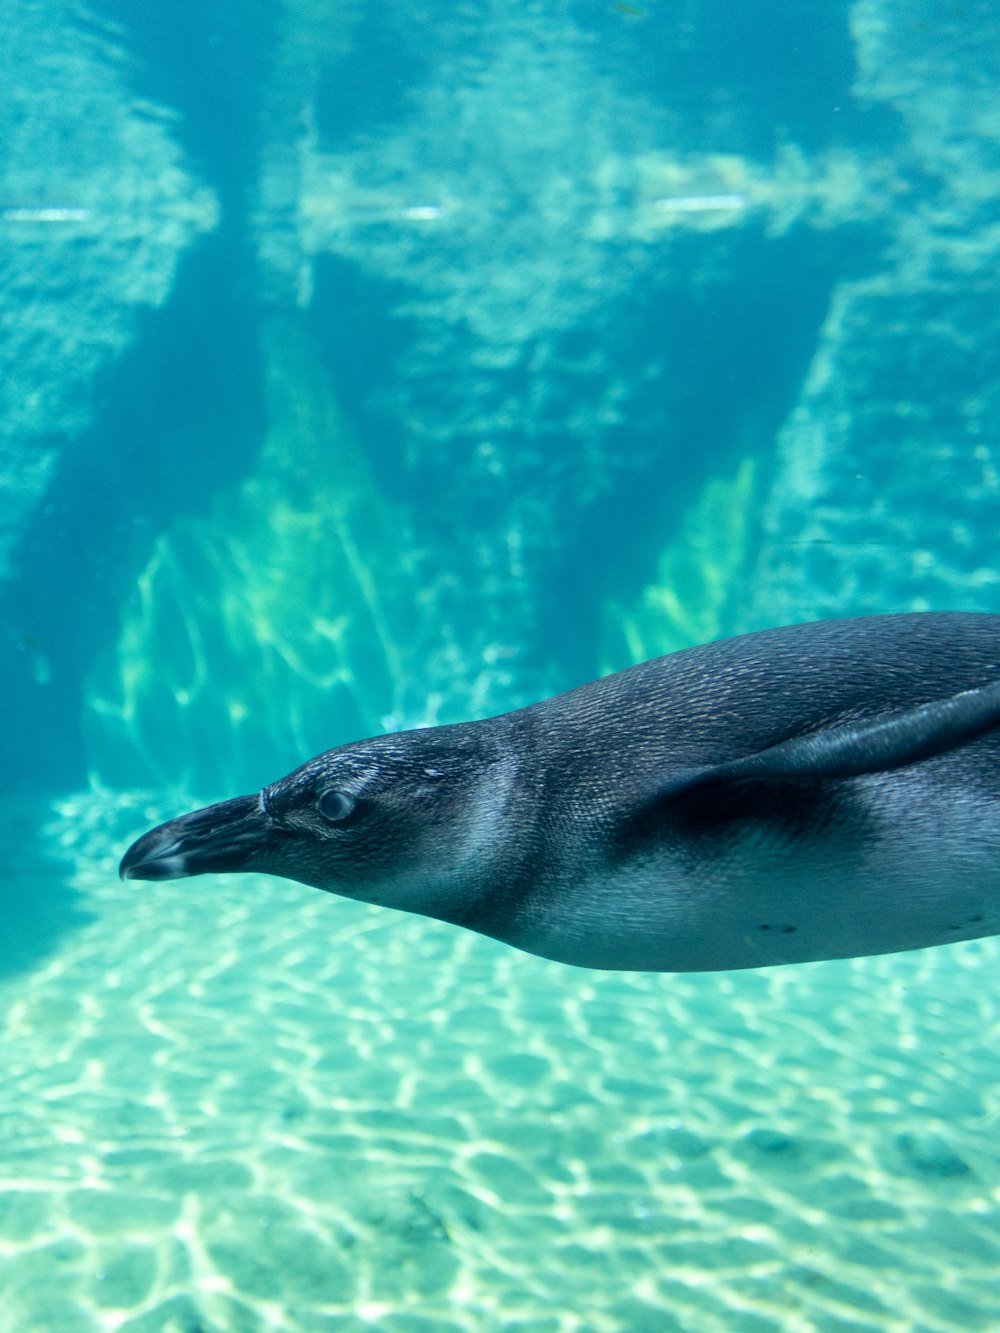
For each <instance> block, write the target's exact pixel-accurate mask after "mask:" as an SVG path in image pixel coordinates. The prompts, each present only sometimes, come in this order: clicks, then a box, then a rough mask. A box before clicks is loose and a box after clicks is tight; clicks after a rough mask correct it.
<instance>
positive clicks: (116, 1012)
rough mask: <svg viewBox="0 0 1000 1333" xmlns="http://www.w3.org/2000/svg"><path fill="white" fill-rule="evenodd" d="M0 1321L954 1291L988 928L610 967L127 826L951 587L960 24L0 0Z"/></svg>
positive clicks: (956, 530)
mask: <svg viewBox="0 0 1000 1333" xmlns="http://www.w3.org/2000/svg"><path fill="white" fill-rule="evenodd" d="M0 31H2V35H3V38H4V40H3V42H2V43H0V71H2V74H3V78H2V80H0V87H2V88H3V92H0V135H2V141H3V142H4V144H5V152H4V154H3V156H2V159H0V243H2V250H0V255H2V258H0V301H2V308H3V320H2V321H0V349H2V364H3V366H4V370H5V373H4V375H3V377H2V385H0V463H2V466H0V490H2V504H0V599H2V601H3V611H4V618H3V623H4V625H5V626H6V634H5V635H4V636H2V638H0V675H2V679H3V681H4V685H5V692H4V693H5V702H6V707H5V713H4V725H3V727H2V728H0V749H2V752H3V753H2V758H3V763H2V764H0V772H2V773H3V783H2V788H0V826H2V828H3V831H4V833H5V839H4V842H5V848H6V853H7V854H6V857H5V866H6V872H5V875H4V878H3V881H2V888H0V894H2V901H3V907H4V914H3V915H4V923H5V925H4V935H3V945H2V950H0V1067H2V1068H3V1070H4V1074H5V1077H4V1078H3V1079H2V1080H0V1333H7V1331H8V1330H10V1333H25V1330H30V1331H31V1333H34V1330H41V1331H42V1333H48V1330H52V1331H53V1333H74V1330H78V1329H80V1330H84V1329H85V1330H98V1329H99V1330H105V1329H107V1330H118V1329H122V1330H127V1331H128V1333H138V1331H139V1330H142V1331H143V1333H153V1331H154V1330H156V1331H158V1333H180V1331H181V1330H183V1331H184V1333H229V1331H230V1330H244V1329H246V1330H251V1329H252V1330H258V1329H260V1330H263V1329H275V1330H290V1331H293V1333H299V1331H302V1333H307V1331H308V1333H313V1331H314V1330H331V1331H334V1330H335V1331H336V1333H360V1331H361V1330H385V1331H386V1333H403V1331H404V1330H405V1331H406V1333H409V1331H410V1330H426V1333H438V1331H439V1330H440V1331H442V1333H450V1331H451V1330H474V1331H475V1333H491V1331H492V1330H499V1329H507V1328H511V1329H520V1330H525V1331H527V1330H532V1333H543V1331H544V1333H564V1331H566V1333H645V1330H655V1333H661V1331H662V1333H672V1331H673V1330H683V1331H684V1333H689V1331H691V1330H693V1331H694V1333H702V1330H705V1331H706V1333H715V1331H716V1330H718V1333H769V1331H771V1330H774V1331H775V1333H777V1331H778V1330H781V1331H782V1333H841V1330H879V1333H910V1331H911V1330H918V1331H919V1333H956V1330H987V1331H988V1330H994V1329H996V1328H998V1327H1000V1276H998V1275H1000V1211H998V1210H1000V1202H998V1201H1000V1152H998V1149H997V1146H996V1145H997V1128H998V1117H1000V1063H998V1058H997V1055H996V1048H997V1040H998V1036H1000V983H998V981H997V962H998V947H997V943H996V941H995V940H985V941H979V942H974V943H967V944H961V945H956V946H950V947H947V948H941V949H937V950H929V951H925V952H922V953H913V954H907V955H898V956H890V957H882V958H874V959H860V960H851V961H844V962H837V963H819V964H810V965H807V966H803V967H797V968H772V969H765V970H762V971H759V972H743V973H732V974H728V973H720V974H706V975H696V974H690V975H683V976H670V975H655V976H654V975H642V974H636V975H617V974H611V973H607V974H603V973H591V972H584V971H580V970H576V969H572V968H565V967H560V966H558V965H556V964H552V963H547V962H544V961H542V960H540V959H536V958H532V957H528V956H526V955H522V954H519V953H516V952H514V951H512V950H509V949H505V948H504V947H502V946H500V945H498V944H495V943H493V942H492V941H489V940H486V939H482V938H479V937H475V936H472V935H470V934H466V933H463V932H460V931H457V930H454V929H451V928H449V927H446V926H443V925H440V924H438V923H435V922H430V921H427V920H423V919H420V918H416V917H406V916H401V915H399V914H396V913H392V912H389V911H384V910H383V911H380V910H378V909H375V908H369V907H366V906H363V905H360V904H357V903H350V902H346V901H341V900H338V899H333V898H330V897H327V896H326V895H321V894H318V893H313V892H311V891H310V890H307V889H305V888H302V887H301V886H297V885H293V884H290V883H286V882H282V881H278V880H269V879H267V878H263V877H256V876H253V877H252V876H245V877H231V878H210V877H206V878H203V879H198V880H194V881H191V882H180V883H173V884H171V883H165V884H158V885H157V884H136V883H128V884H122V883H120V882H119V880H118V878H117V874H116V870H117V863H118V859H119V857H120V855H121V853H122V852H123V850H124V849H125V847H126V846H127V845H128V844H129V842H130V841H131V839H132V838H134V837H135V836H137V835H138V834H139V833H141V832H142V831H143V830H144V829H146V828H147V827H149V826H150V825H152V824H154V823H156V822H157V821H159V820H161V819H164V818H167V817H169V816H171V815H173V814H176V813H179V812H181V811H183V810H185V809H189V808H192V807H193V806H194V805H196V804H198V803H200V802H202V801H203V800H209V799H214V798H221V797H225V796H228V795H233V794H235V793H237V792H241V791H244V790H254V789H256V788H258V787H259V786H260V785H261V784H262V783H264V782H266V781H268V780H271V779H274V778H276V777H277V776H279V775H280V774H281V773H284V772H285V771H287V770H289V769H291V768H292V767H294V766H295V765H296V764H298V763H299V762H301V761H302V760H303V759H305V758H307V757H308V756H310V755H312V754H313V753H315V752H317V751H319V750H322V749H325V748H328V747H330V746H333V745H336V744H339V743H341V742H344V741H348V740H351V739H355V738H357V737H360V736H364V735H370V734H375V733H378V732H380V731H383V730H393V729H398V728H402V727H407V726H415V725H420V724H426V723H435V722H440V721H454V720H460V719H465V718H470V717H476V716H483V715H487V714H489V713H493V712H497V711H501V710H503V709H507V708H510V707H514V706H517V705H519V704H521V703H525V702H528V701H531V700H534V699H537V698H541V697H543V696H544V695H546V694H547V693H550V692H552V691H554V690H557V689H562V688H566V687H567V686H569V685H572V684H575V683H577V682H580V681H583V680H586V679H590V678H592V677H594V676H596V675H598V674H600V673H601V672H604V671H607V670H612V669H615V668H618V667H622V666H625V665H628V664H629V663H631V662H633V661H636V660H640V659H642V658H644V657H647V656H652V655H655V654H657V653H661V652H669V651H672V650H674V649H677V648H681V647H684V646H687V645H688V644H691V643H694V642H702V641H707V640H711V639H713V638H717V637H720V636H722V635H727V634H732V633H739V632H743V631H746V630H751V629H755V628H758V627H761V626H764V625H771V624H782V623H789V622H793V621H797V620H804V619H810V618H816V617H828V616H830V617H833V616H844V615H851V614H865V613H876V612H884V611H913V610H925V609H931V608H933V609H945V608H963V609H969V610H990V611H996V610H997V609H998V606H1000V602H998V598H1000V589H998V582H1000V572H998V569H997V563H996V549H995V533H996V531H997V529H998V524H1000V440H998V438H997V424H996V423H997V421H998V420H1000V374H998V371H1000V365H998V360H1000V358H998V354H997V348H998V346H1000V299H998V298H1000V291H998V278H997V274H998V272H1000V263H998V260H1000V253H998V252H1000V230H998V228H997V224H996V217H997V202H996V201H997V192H998V184H997V182H998V181H1000V148H998V144H1000V109H998V103H997V98H996V88H997V86H1000V21H998V19H997V17H996V14H995V12H994V8H993V6H991V5H990V4H987V3H986V0H981V2H979V3H976V2H975V0H974V2H973V3H967V4H962V5H944V4H939V3H936V0H933V2H932V0H917V3H912V2H910V0H908V3H907V4H905V5H904V4H902V3H899V2H897V0H857V2H856V3H854V4H831V5H823V6H815V5H792V4H790V3H788V0H786V2H785V3H778V0H768V3H764V4H760V3H758V4H754V5H753V6H750V5H746V6H743V5H732V4H729V3H725V4H724V3H722V0H681V3H675V4H667V3H666V2H665V0H637V3H635V4H628V5H614V4H606V5H605V4H591V3H585V2H584V0H576V2H575V3H574V2H573V0H545V2H542V0H539V2H538V3H533V2H531V0H523V3H518V4H511V3H500V0H496V2H495V3H491V2H490V0H472V3H469V4H463V5H445V4H444V3H438V4H436V5H435V4H425V3H417V2H416V0H400V3H396V4H394V5H393V6H391V7H383V6H378V5H375V4H373V3H371V2H370V0H368V2H367V3H363V2H362V0H271V2H270V3H265V2H264V0H254V3H250V4H247V3H243V2H242V0H240V2H239V3H237V0H228V2H227V0H209V3H204V2H202V3H200V4H199V5H197V6H195V5H193V4H188V3H186V2H185V3H179V4H177V5H174V6H171V7H170V8H169V11H168V12H162V11H161V9H160V8H159V7H149V8H145V9H143V10H142V12H136V10H135V7H133V6H130V5H126V4H124V3H119V0H103V3H99V4H91V5H89V6H86V7H84V6H81V5H79V4H76V3H73V4H70V3H63V2H62V0H29V2H27V3H24V4H22V5H20V6H18V7H17V8H16V10H12V11H11V12H10V13H5V14H4V16H3V18H2V19H0Z"/></svg>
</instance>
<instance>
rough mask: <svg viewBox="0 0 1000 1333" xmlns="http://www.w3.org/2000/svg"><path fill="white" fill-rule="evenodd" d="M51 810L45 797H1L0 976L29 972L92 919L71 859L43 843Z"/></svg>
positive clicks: (1, 978) (50, 817)
mask: <svg viewBox="0 0 1000 1333" xmlns="http://www.w3.org/2000/svg"><path fill="white" fill-rule="evenodd" d="M51 821H52V810H51V808H50V806H49V804H48V802H46V801H45V800H44V799H38V800H25V799H22V798H17V797H4V798H3V799H2V800H0V841H2V844H3V848H4V857H3V869H2V871H0V922H2V925H0V980H3V979H4V978H7V977H10V976H12V975H15V974H18V973H23V972H30V971H31V970H32V969H33V968H35V967H37V966H38V964H39V963H40V962H42V961H43V960H44V959H45V958H46V957H48V955H49V954H51V953H52V952H53V950H54V949H55V948H56V946H57V944H58V942H59V939H60V938H61V936H63V935H64V934H65V933H66V932H67V931H71V930H76V929H78V928H79V927H80V926H83V925H85V924H86V923H87V922H88V921H90V920H92V919H93V918H92V915H91V914H90V913H89V912H86V911H84V910H83V908H82V907H81V906H80V898H79V895H78V894H77V892H76V890H75V889H73V888H72V887H71V886H70V884H69V882H68V878H69V869H70V866H69V862H67V861H66V860H64V859H62V858H61V857H59V856H57V855H54V854H53V853H52V852H51V851H50V849H49V848H48V846H47V842H46V835H45V833H44V829H45V826H46V825H47V824H48V823H50V822H51Z"/></svg>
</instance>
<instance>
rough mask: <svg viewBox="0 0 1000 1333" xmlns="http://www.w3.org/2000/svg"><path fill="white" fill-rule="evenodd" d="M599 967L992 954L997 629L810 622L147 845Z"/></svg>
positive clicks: (313, 768) (416, 743)
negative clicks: (985, 942) (949, 950)
mask: <svg viewBox="0 0 1000 1333" xmlns="http://www.w3.org/2000/svg"><path fill="white" fill-rule="evenodd" d="M231 871H254V872H265V873H268V874H273V875H279V876H283V877H285V878H288V879H292V880H297V881H299V882H301V883H303V884H308V885H313V886H315V887H316V888H319V889H323V890H325V891H327V892H329V893H334V894H340V895H342V896H344V897H347V898H353V899H358V900H361V901H364V902H368V903H376V904H379V905H382V906H386V907H394V908H398V909H401V910H403V911H407V912H414V913H419V914H422V915H424V916H428V917H435V918H438V919H440V920H442V921H446V922H450V923H452V924H454V925H457V926H462V927H465V928H467V929H469V930H473V931H478V932H480V933H481V934H483V935H489V936H492V937H493V938H495V939H498V940H501V941H504V942H505V943H506V944H508V945H512V946H514V947H515V948H517V949H521V950H524V951H525V952H527V953H532V954H538V955H540V956H541V957H544V958H549V959H555V960H557V961H559V962H562V963H567V964H571V965H576V966H579V967H586V968H603V969H623V970H628V971H657V972H661V971H666V972H689V971H719V970H726V969H732V968H753V967H764V966H770V965H773V964H784V963H801V962H808V961H814V960H818V959H831V958H849V957H858V956H862V955H868V954H881V953H894V952H898V951H901V950H908V949H920V948H924V947H927V946H930V945H939V944H944V943H947V942H949V941H954V940H969V939H975V938H977V937H980V936H986V935H992V934H996V933H998V932H1000V615H991V614H978V613H964V612H936V613H935V612H931V613H913V614H902V615H884V616H869V617H862V618H857V619H843V620H828V621H817V622H813V623H810V624H801V625H793V626H786V627H783V628H778V629H768V630H762V631H759V632H756V633H752V634H746V635H743V636H740V637H737V638H731V639H724V640H721V641H718V642H715V643H710V644H707V645H702V646H698V647H693V648H687V649H683V650H681V651H679V652H675V653H671V654H669V655H667V656H665V657H659V658H656V659H654V660H651V661H648V662H643V663H640V664H639V665H637V666H633V667H629V668H628V669H626V670H624V671H619V672H617V673H615V674H614V675H610V676H605V677H603V678H602V679H600V680H596V681H593V682H591V683H590V684H587V685H582V686H580V687H578V688H576V689H572V690H570V691H568V692H567V693H564V694H559V695H556V696H555V697H553V698H550V699H545V700H543V701H542V702H540V703H536V704H532V705H530V706H529V707H526V708H521V709H518V710H517V711H515V712H510V713H505V714H503V715H500V716H497V717H490V718H486V719H483V720H480V721H473V722H463V723H457V724H453V725H448V726H438V727H429V728H425V729H418V730H413V731H404V732H399V733H396V734H387V735H382V736H376V737H374V738H372V739H370V740H363V741H358V742H355V743H352V744H348V745H341V746H339V747H337V748H336V749H333V750H328V751H326V752H325V753H323V754H320V755H317V756H316V757H315V758H313V759H310V760H309V761H308V762H307V763H304V764H303V765H302V766H301V767H300V768H297V769H296V770H295V771H294V772H293V773H290V774H289V775H288V776H287V777H283V778H280V779H279V780H278V781H277V782H272V783H271V784H270V785H268V786H266V787H264V788H263V790H261V791H259V792H257V793H256V794H254V795H250V796H237V797H236V798H234V799H232V800H227V801H223V802H221V803H220V804H217V805H211V806H208V807H207V808H205V809H201V810H195V811H194V812H193V813H191V814H184V815H181V816H180V817H179V818H176V819H172V820H170V821H169V822H167V823H165V824H161V825H160V826H159V827H158V828H154V829H152V830H151V831H150V832H148V833H146V834H144V835H143V836H142V837H141V838H139V839H138V841H136V842H135V843H133V844H132V846H131V847H129V849H128V851H127V852H126V853H125V856H124V858H123V859H122V862H121V867H120V874H121V877H122V878H123V879H137V880H165V879H179V878H184V877H186V876H190V875H199V874H205V873H220V872H222V873H228V872H231Z"/></svg>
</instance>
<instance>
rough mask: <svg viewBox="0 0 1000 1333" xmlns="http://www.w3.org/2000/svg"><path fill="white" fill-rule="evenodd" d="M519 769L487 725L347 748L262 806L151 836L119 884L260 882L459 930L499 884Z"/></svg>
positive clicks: (291, 780) (232, 805)
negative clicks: (219, 879) (267, 877)
mask: <svg viewBox="0 0 1000 1333" xmlns="http://www.w3.org/2000/svg"><path fill="white" fill-rule="evenodd" d="M516 769H517V764H516V760H515V759H514V758H513V756H512V755H511V753H510V752H509V750H506V749H505V748H504V747H502V746H501V745H500V744H499V743H498V741H497V738H496V737H495V736H494V735H493V733H492V732H491V730H490V728H488V727H483V726H482V725H481V724H460V725H457V726H453V727H434V728H428V729H426V730H417V731H408V732H401V733H399V734H396V735H388V736H378V737H375V738H373V739H372V740H368V741H360V742H356V743H354V744H351V745H343V746H340V747H339V748H338V749H335V750H328V751H327V752H326V753H324V754H321V755H317V756H316V758H315V759H310V760H309V761H308V762H307V763H305V764H303V765H302V767H301V768H298V769H296V770H295V771H294V772H293V773H290V774H288V776H287V777H284V778H281V779H279V780H278V781H277V782H273V783H270V784H269V785H268V786H266V787H264V788H263V790H262V791H260V792H257V793H256V794H254V795H252V796H238V797H235V798H234V799H232V800H228V801H222V802H221V803H219V804H217V805H211V806H207V807H205V808H204V809H201V810H195V811H193V812H192V813H190V814H186V815H181V816H180V817H179V818H177V819H172V820H169V821H168V822H167V823H166V824H161V825H160V826H159V827H157V828H154V829H152V830H151V831H150V832H149V833H146V834H144V835H143V836H142V837H141V838H139V839H138V840H137V841H136V842H135V843H133V844H132V846H131V847H130V848H129V849H128V851H127V852H126V853H125V855H124V857H123V858H122V862H121V866H120V871H119V873H120V875H121V877H122V878H123V879H144V880H159V879H182V878H186V877H188V876H191V875H199V874H205V873H227V872H230V871H260V872H265V873H267V874H273V875H281V876H283V877H285V878H287V879H294V880H298V881H299V882H300V883H303V884H309V885H312V886H314V887H315V888H318V889H324V890H326V891H328V892H331V893H337V894H342V895H344V896H345V897H349V898H357V899H360V900H362V901H365V902H372V903H378V904H381V905H383V906H388V907H398V908H401V909H403V910H406V911H412V912H420V913H423V914H425V915H428V916H446V917H447V919H449V920H451V919H454V916H455V914H456V912H461V901H460V900H462V899H463V898H466V897H468V895H470V894H474V893H475V891H476V890H477V888H481V887H483V886H484V885H485V884H486V882H487V881H488V879H489V877H490V869H491V866H492V865H493V863H494V862H495V861H496V859H497V856H498V847H499V845H500V844H501V843H502V842H503V835H502V824H503V820H504V816H505V812H506V809H507V806H508V804H509V802H510V799H511V796H512V792H513V789H514V785H515V777H516Z"/></svg>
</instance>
